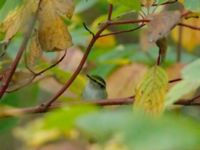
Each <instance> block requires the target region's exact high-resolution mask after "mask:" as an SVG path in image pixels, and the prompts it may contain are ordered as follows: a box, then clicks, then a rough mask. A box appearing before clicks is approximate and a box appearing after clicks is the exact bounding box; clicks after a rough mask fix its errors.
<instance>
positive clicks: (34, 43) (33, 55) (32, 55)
mask: <svg viewBox="0 0 200 150" xmlns="http://www.w3.org/2000/svg"><path fill="white" fill-rule="evenodd" d="M41 56H42V49H41V47H40V43H39V40H38V36H37V34H35V35H34V36H33V37H32V39H31V43H30V45H29V53H28V58H27V63H28V65H29V66H33V65H35V64H36V62H37V60H39V59H40V58H41Z"/></svg>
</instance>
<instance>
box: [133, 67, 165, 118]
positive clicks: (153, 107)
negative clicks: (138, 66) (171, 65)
mask: <svg viewBox="0 0 200 150" xmlns="http://www.w3.org/2000/svg"><path fill="white" fill-rule="evenodd" d="M167 85H168V76H167V74H166V72H165V70H163V69H162V68H161V67H159V66H154V67H152V68H151V69H150V70H149V71H148V72H147V73H146V75H145V76H144V78H143V80H142V81H141V82H140V83H139V85H138V87H137V89H136V95H135V102H134V109H136V110H138V109H139V110H142V111H144V112H145V113H147V114H150V115H157V114H161V113H162V111H163V110H164V99H165V95H166V90H167Z"/></svg>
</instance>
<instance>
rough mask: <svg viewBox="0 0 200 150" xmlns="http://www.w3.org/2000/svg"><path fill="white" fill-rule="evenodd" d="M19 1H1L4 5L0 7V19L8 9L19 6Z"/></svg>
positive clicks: (20, 0)
mask: <svg viewBox="0 0 200 150" xmlns="http://www.w3.org/2000/svg"><path fill="white" fill-rule="evenodd" d="M1 1H2V0H1ZM21 2H22V0H6V1H5V2H4V3H3V2H1V3H2V4H4V5H3V7H2V9H1V10H0V21H2V20H3V19H4V17H5V16H6V15H7V14H8V12H9V11H11V10H13V9H14V8H16V7H17V6H19V5H20V4H21Z"/></svg>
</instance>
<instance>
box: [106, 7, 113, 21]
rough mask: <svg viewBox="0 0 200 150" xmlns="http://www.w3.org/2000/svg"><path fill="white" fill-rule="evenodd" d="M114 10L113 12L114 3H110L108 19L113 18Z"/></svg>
mask: <svg viewBox="0 0 200 150" xmlns="http://www.w3.org/2000/svg"><path fill="white" fill-rule="evenodd" d="M112 12H113V5H112V4H109V9H108V19H107V20H109V21H110V20H111V19H112Z"/></svg>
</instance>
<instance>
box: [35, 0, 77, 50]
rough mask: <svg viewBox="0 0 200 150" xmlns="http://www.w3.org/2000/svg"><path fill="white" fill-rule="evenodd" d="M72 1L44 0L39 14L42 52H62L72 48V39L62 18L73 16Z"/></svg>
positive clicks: (39, 35)
mask: <svg viewBox="0 0 200 150" xmlns="http://www.w3.org/2000/svg"><path fill="white" fill-rule="evenodd" d="M73 9H74V7H73V5H72V1H71V0H51V1H50V0H43V1H42V4H41V10H40V12H39V17H38V18H39V28H38V38H39V42H40V45H41V48H42V50H45V51H60V50H66V49H67V48H69V47H71V45H72V39H71V36H70V34H69V31H68V29H67V26H66V25H65V23H64V22H63V20H62V19H61V16H67V17H71V16H72V14H73Z"/></svg>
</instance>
